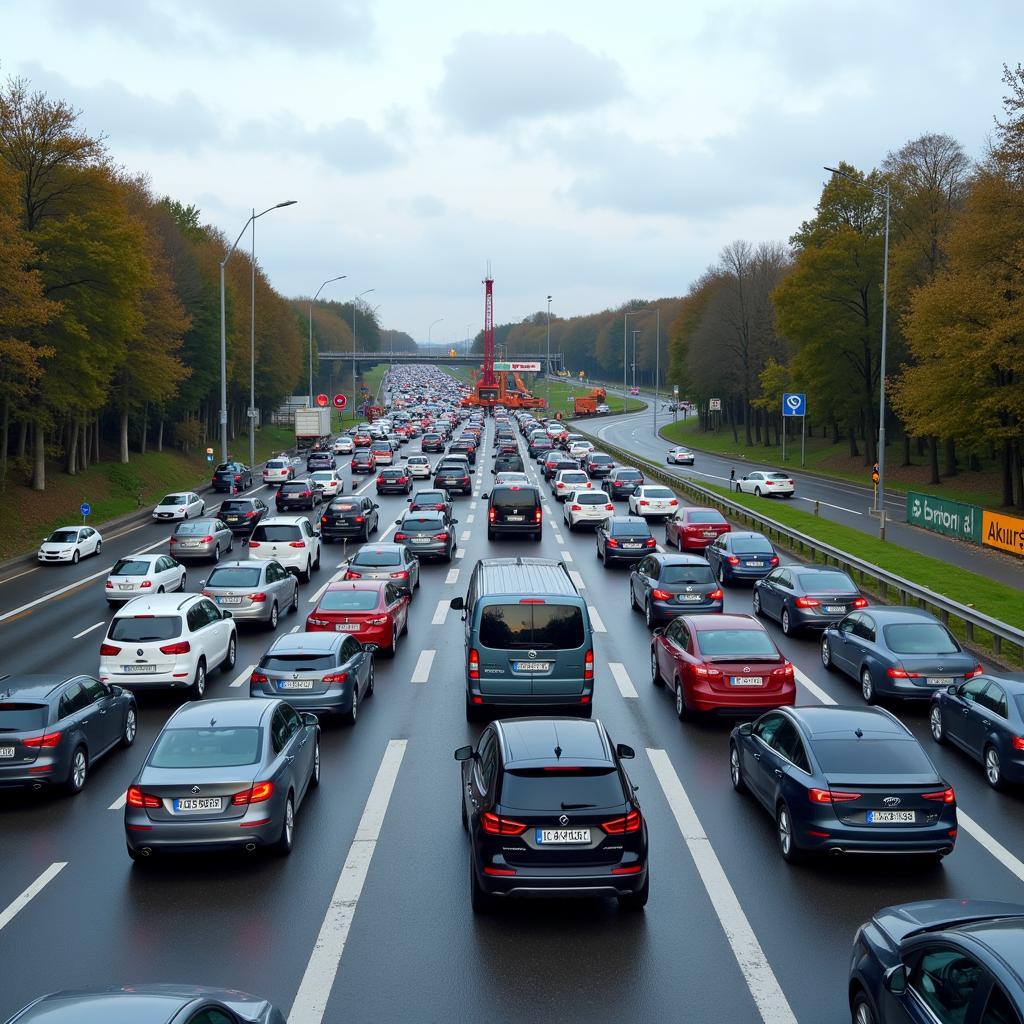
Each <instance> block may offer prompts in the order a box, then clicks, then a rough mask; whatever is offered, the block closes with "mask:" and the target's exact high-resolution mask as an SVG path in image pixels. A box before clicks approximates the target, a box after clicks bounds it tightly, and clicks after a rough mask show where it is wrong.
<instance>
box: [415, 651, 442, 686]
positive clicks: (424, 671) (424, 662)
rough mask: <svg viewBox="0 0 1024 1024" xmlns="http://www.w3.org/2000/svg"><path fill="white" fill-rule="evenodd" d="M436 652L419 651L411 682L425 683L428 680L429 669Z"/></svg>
mask: <svg viewBox="0 0 1024 1024" xmlns="http://www.w3.org/2000/svg"><path fill="white" fill-rule="evenodd" d="M436 653H437V651H420V656H419V657H418V658H417V659H416V667H415V668H414V669H413V670H412V682H414V683H425V682H427V680H428V679H429V678H430V667H431V665H433V664H434V655H435V654H436Z"/></svg>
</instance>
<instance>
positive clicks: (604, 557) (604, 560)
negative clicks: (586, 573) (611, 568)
mask: <svg viewBox="0 0 1024 1024" xmlns="http://www.w3.org/2000/svg"><path fill="white" fill-rule="evenodd" d="M601 564H602V565H603V566H604V567H605V568H606V569H607V568H608V551H607V549H605V550H604V551H602V552H601Z"/></svg>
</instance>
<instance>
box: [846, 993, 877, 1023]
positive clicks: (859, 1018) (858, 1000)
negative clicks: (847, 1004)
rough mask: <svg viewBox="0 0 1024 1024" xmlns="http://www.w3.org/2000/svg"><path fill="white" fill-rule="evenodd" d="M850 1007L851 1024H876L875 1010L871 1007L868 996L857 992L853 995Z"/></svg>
mask: <svg viewBox="0 0 1024 1024" xmlns="http://www.w3.org/2000/svg"><path fill="white" fill-rule="evenodd" d="M851 1009H852V1013H853V1024H876V1019H875V1011H874V1010H872V1009H871V1004H870V1003H869V1002H868V997H867V996H866V995H865V994H864V993H863V992H858V993H857V994H856V995H855V996H854V997H853V1004H852V1007H851Z"/></svg>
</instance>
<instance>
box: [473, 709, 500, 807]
mask: <svg viewBox="0 0 1024 1024" xmlns="http://www.w3.org/2000/svg"><path fill="white" fill-rule="evenodd" d="M476 749H477V756H476V757H475V758H474V759H473V760H471V761H469V762H467V764H468V767H469V772H468V775H469V778H468V779H467V780H466V797H467V799H468V801H469V806H468V807H467V808H466V811H467V812H468V814H469V816H470V819H471V820H472V819H475V818H477V817H479V816H480V814H482V813H483V812H484V811H485V810H487V808H488V807H490V805H491V802H492V801H491V796H492V794H493V792H494V780H495V777H496V776H497V771H498V741H497V737H496V736H495V733H494V730H493V729H490V728H488V729H485V730H484V734H483V735H482V736H481V737H480V742H479V743H478V744H477V748H476Z"/></svg>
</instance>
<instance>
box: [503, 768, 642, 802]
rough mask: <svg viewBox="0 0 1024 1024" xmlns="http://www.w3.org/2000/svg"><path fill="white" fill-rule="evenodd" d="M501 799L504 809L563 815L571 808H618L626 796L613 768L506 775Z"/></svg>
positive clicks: (536, 770)
mask: <svg viewBox="0 0 1024 1024" xmlns="http://www.w3.org/2000/svg"><path fill="white" fill-rule="evenodd" d="M566 767H567V769H568V768H569V767H571V766H566ZM498 799H499V801H500V803H501V805H502V806H503V807H509V808H511V807H515V808H518V809H520V810H524V811H560V810H566V809H571V808H572V807H586V808H590V807H617V806H619V805H620V804H622V803H623V802H624V800H625V794H624V793H623V791H622V781H621V779H620V778H619V773H618V772H617V771H616V770H615V769H614V768H576V769H575V770H572V771H570V770H565V771H560V772H551V771H546V770H545V769H542V768H541V769H536V768H529V769H525V770H523V769H520V770H518V771H517V770H515V769H512V770H511V771H507V772H505V775H504V777H503V778H502V781H501V796H500V797H499V798H498Z"/></svg>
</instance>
